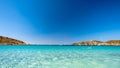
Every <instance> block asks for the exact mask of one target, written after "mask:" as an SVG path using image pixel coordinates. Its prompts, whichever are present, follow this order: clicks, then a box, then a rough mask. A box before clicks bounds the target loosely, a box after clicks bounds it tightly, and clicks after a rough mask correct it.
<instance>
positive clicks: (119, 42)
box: [73, 40, 120, 46]
mask: <svg viewBox="0 0 120 68" xmlns="http://www.w3.org/2000/svg"><path fill="white" fill-rule="evenodd" d="M73 45H83V46H85V45H105V46H120V40H108V41H106V42H102V41H97V40H90V41H84V42H76V43H73Z"/></svg>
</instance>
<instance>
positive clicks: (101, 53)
mask: <svg viewBox="0 0 120 68" xmlns="http://www.w3.org/2000/svg"><path fill="white" fill-rule="evenodd" d="M0 68H120V46H35V45H34V46H32V45H31V46H0Z"/></svg>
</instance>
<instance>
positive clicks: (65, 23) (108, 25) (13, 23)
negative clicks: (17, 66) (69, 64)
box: [0, 0, 120, 44]
mask: <svg viewBox="0 0 120 68" xmlns="http://www.w3.org/2000/svg"><path fill="white" fill-rule="evenodd" d="M0 35H2V36H8V37H12V38H16V39H19V40H23V41H25V42H27V43H33V44H35V43H36V44H71V43H73V42H78V41H86V40H91V39H93V40H101V41H106V40H110V39H120V0H0Z"/></svg>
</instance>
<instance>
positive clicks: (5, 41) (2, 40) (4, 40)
mask: <svg viewBox="0 0 120 68" xmlns="http://www.w3.org/2000/svg"><path fill="white" fill-rule="evenodd" d="M25 44H26V43H25V42H23V41H20V40H16V39H13V38H8V37H4V36H0V45H25Z"/></svg>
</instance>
